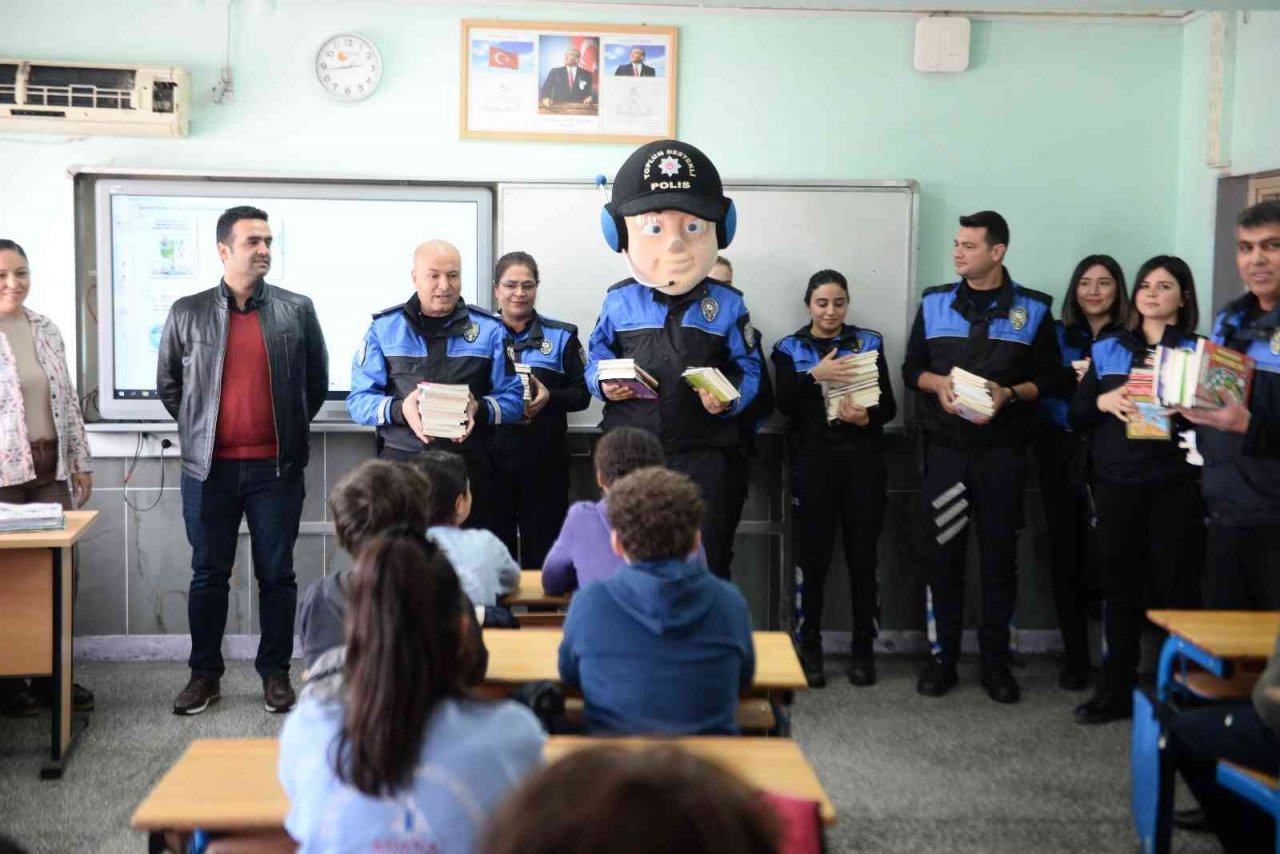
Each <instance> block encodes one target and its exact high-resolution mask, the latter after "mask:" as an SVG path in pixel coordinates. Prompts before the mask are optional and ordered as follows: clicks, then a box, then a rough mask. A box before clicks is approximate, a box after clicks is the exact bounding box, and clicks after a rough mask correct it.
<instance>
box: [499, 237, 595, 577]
mask: <svg viewBox="0 0 1280 854" xmlns="http://www.w3.org/2000/svg"><path fill="white" fill-rule="evenodd" d="M537 299H538V262H537V261H535V260H533V256H531V255H529V254H528V253H526V252H508V253H507V254H506V255H503V256H502V257H501V258H499V259H498V264H497V266H496V267H495V268H494V271H493V300H494V304H495V305H496V306H497V309H498V314H499V316H500V318H501V320H502V323H503V325H504V326H506V329H507V354H508V355H509V356H510V357H511V361H512V362H514V363H515V364H516V365H527V366H528V367H529V374H528V392H527V394H526V395H525V403H524V414H525V417H524V419H523V420H522V421H521V422H519V423H517V424H504V425H502V426H500V427H498V428H497V431H496V435H495V436H494V441H493V462H494V489H493V492H492V496H493V510H492V519H493V531H494V533H496V534H497V535H498V536H499V537H501V538H502V541H503V542H504V543H506V544H507V548H508V549H510V550H511V556H512V557H514V558H515V559H516V560H517V561H519V563H520V565H521V566H523V567H529V568H537V567H541V566H542V561H543V558H545V557H546V555H547V550H548V549H550V548H551V544H552V543H553V542H555V539H556V535H557V534H559V533H560V526H561V525H562V524H563V523H564V517H565V514H566V513H567V512H568V509H569V441H568V432H569V424H568V417H567V416H568V414H569V413H570V412H578V411H579V410H582V409H586V408H587V404H588V403H589V402H590V401H591V395H590V394H589V393H588V392H587V385H586V382H585V380H584V379H583V370H584V362H585V358H584V354H583V350H582V344H581V343H579V341H578V327H576V326H574V325H573V324H572V323H563V322H561V321H559V320H552V319H551V318H549V317H545V316H543V315H541V314H538V312H537V310H536V309H535V308H534V304H535V303H536V302H537Z"/></svg>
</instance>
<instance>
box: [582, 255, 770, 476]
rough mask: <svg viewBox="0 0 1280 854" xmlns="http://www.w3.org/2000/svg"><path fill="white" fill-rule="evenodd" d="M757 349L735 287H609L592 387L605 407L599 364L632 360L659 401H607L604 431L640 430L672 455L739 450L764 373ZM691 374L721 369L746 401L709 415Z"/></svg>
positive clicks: (595, 342)
mask: <svg viewBox="0 0 1280 854" xmlns="http://www.w3.org/2000/svg"><path fill="white" fill-rule="evenodd" d="M759 344H760V342H759V336H758V335H757V333H756V331H755V328H754V327H753V326H752V325H751V315H750V313H749V312H748V311H747V306H746V303H745V302H744V300H743V298H742V292H741V291H739V290H737V289H735V288H732V287H730V286H728V285H724V284H721V283H720V282H717V281H716V280H714V279H704V280H703V281H702V283H701V284H699V285H697V286H696V287H694V288H693V290H691V291H689V292H688V293H685V294H680V295H678V296H668V295H666V294H663V293H660V292H659V291H657V290H655V289H653V288H650V287H646V286H645V285H642V284H640V283H638V282H636V281H635V280H634V279H626V280H624V281H622V282H619V283H618V284H616V285H614V286H613V287H611V288H609V292H608V293H607V294H606V296H605V300H604V305H603V306H602V307H601V309H600V317H599V319H598V320H597V321H596V328H595V329H594V330H593V331H592V333H591V345H590V358H589V361H588V363H587V388H588V389H590V391H591V393H592V394H593V395H595V396H596V397H599V398H600V399H602V400H605V398H604V394H603V392H602V391H601V389H600V382H599V380H598V379H597V378H596V377H597V373H598V371H599V368H600V361H601V360H603V359H616V358H631V359H635V362H636V364H637V365H638V366H640V367H641V368H643V369H644V370H646V371H648V372H649V373H650V374H652V375H653V377H654V379H656V380H657V381H658V399H657V400H625V401H611V400H605V405H604V419H603V420H602V421H601V423H600V427H601V429H602V430H604V431H605V432H606V433H607V432H608V431H610V430H613V429H615V428H617V427H623V426H629V427H639V428H641V429H644V430H647V431H649V432H650V433H652V434H653V435H655V436H657V437H658V438H659V439H661V440H662V444H663V447H664V448H665V449H666V450H667V451H668V452H680V451H694V450H699V449H703V448H736V447H738V446H739V445H740V444H741V441H742V437H741V432H740V429H739V425H738V423H737V416H738V415H739V413H741V412H742V411H743V409H745V408H746V407H747V406H749V405H750V403H751V401H752V400H754V399H755V396H756V393H757V392H758V391H759V388H760V376H761V373H762V372H763V371H764V369H765V368H764V357H763V356H762V355H761V353H760V346H759ZM689 367H698V368H707V367H713V368H719V369H720V371H721V372H722V373H723V374H724V375H725V378H726V379H728V380H729V382H731V383H733V384H734V386H735V387H737V389H738V392H739V393H740V394H741V395H742V396H741V397H740V398H738V399H737V400H735V401H734V402H733V403H732V404H731V405H730V406H729V408H728V409H726V410H725V411H724V412H723V413H721V414H720V415H712V414H711V413H709V412H707V410H706V409H705V408H704V407H703V405H702V401H701V400H700V399H699V397H698V394H697V392H695V391H694V390H693V389H692V388H690V387H689V385H688V383H686V382H685V381H684V379H683V378H682V377H681V374H682V373H683V372H684V370H685V368H689Z"/></svg>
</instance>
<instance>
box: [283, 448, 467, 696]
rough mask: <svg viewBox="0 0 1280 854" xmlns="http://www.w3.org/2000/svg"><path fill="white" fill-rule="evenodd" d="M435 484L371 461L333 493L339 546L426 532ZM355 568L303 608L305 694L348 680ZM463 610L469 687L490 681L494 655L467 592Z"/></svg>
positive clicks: (323, 586)
mask: <svg viewBox="0 0 1280 854" xmlns="http://www.w3.org/2000/svg"><path fill="white" fill-rule="evenodd" d="M430 492H431V483H430V481H428V480H427V479H426V478H425V477H424V476H423V475H422V474H421V473H420V472H418V471H416V470H415V469H413V468H411V467H410V466H408V465H406V464H404V463H393V462H388V461H386V460H367V461H366V462H364V463H362V464H361V465H359V466H357V467H356V468H354V469H352V470H351V471H350V472H348V473H347V475H346V476H345V477H343V478H342V480H340V481H338V484H337V485H336V486H335V487H334V488H333V491H332V492H331V493H329V515H330V516H331V517H332V518H333V530H334V534H335V535H336V537H337V540H338V547H339V548H341V549H342V550H343V551H345V552H346V553H347V554H349V555H351V556H353V557H354V556H355V555H357V554H358V553H359V552H360V549H361V548H363V547H364V545H365V544H366V543H367V542H369V541H370V540H371V539H373V537H374V536H375V535H377V534H380V533H382V532H383V531H386V530H387V529H389V528H394V527H397V526H402V527H408V528H409V529H411V530H415V531H424V530H426V527H427V507H428V504H429V502H428V501H426V500H425V499H424V496H427V495H429V494H430ZM350 588H351V572H349V571H343V572H336V573H334V574H333V575H327V576H325V577H324V578H322V579H320V580H319V581H317V582H316V583H314V584H312V585H311V587H309V588H308V589H307V592H306V595H304V596H303V598H302V606H301V607H300V608H299V609H298V636H299V638H300V639H301V642H302V661H303V666H304V667H305V668H306V669H305V671H304V672H303V681H304V684H303V689H302V690H303V696H306V695H307V694H308V693H315V692H319V693H321V694H324V695H332V694H333V693H334V692H335V691H337V690H339V689H340V687H341V684H342V666H343V660H344V658H345V657H346V638H345V636H344V634H343V620H344V619H345V618H346V613H347V601H348V599H349V598H350ZM458 611H459V613H461V614H463V615H465V616H466V617H467V624H468V644H467V649H468V655H469V662H468V665H467V667H466V668H465V674H464V678H465V681H466V684H468V685H478V684H480V683H481V682H482V681H484V674H485V668H486V666H487V664H488V658H489V656H488V653H487V652H486V651H485V648H484V638H483V636H482V635H481V633H480V624H479V622H478V621H477V620H476V617H475V609H474V608H473V606H472V604H471V600H470V599H468V598H467V597H466V595H465V594H463V595H461V596H459V599H458Z"/></svg>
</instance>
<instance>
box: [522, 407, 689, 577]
mask: <svg viewBox="0 0 1280 854" xmlns="http://www.w3.org/2000/svg"><path fill="white" fill-rule="evenodd" d="M595 457H596V484H597V485H598V486H599V487H600V489H601V490H602V491H603V492H604V497H602V498H601V499H600V500H599V501H579V502H578V503H576V504H574V505H573V506H572V507H570V508H569V515H568V516H567V517H566V518H565V520H564V527H563V528H561V529H560V536H558V537H556V541H555V543H554V544H552V546H551V550H550V551H549V552H547V559H546V561H545V562H544V563H543V564H542V589H543V590H545V591H547V593H550V594H552V595H557V596H558V595H560V594H563V593H568V592H569V591H570V590H576V589H577V588H579V587H586V586H587V585H588V584H591V583H592V582H595V581H604V580H605V579H606V578H609V577H610V576H612V575H614V574H615V573H616V572H617V571H618V570H620V569H622V567H624V566H626V561H624V560H623V559H622V558H621V557H619V556H618V555H616V554H614V552H613V548H612V546H610V545H609V518H608V515H607V512H606V510H605V504H606V501H607V499H608V495H609V486H610V485H611V484H612V483H613V482H614V481H615V480H617V479H618V478H620V477H624V476H626V475H628V474H631V472H633V471H635V470H636V469H642V468H647V467H649V466H661V465H664V464H665V462H666V459H665V457H664V456H663V453H662V443H661V442H659V441H658V437H657V436H654V435H653V434H652V433H650V432H649V431H647V430H641V429H640V428H639V427H619V428H618V429H616V430H613V431H611V432H609V433H605V434H604V436H603V437H601V439H600V441H599V442H597V443H596V452H595ZM697 557H698V559H699V560H701V561H702V562H703V563H706V560H707V555H706V552H705V551H703V548H702V546H701V544H699V546H698V551H697Z"/></svg>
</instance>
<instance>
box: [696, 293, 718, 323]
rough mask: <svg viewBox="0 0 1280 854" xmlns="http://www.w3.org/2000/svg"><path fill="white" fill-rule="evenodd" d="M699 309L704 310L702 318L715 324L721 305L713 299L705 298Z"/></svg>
mask: <svg viewBox="0 0 1280 854" xmlns="http://www.w3.org/2000/svg"><path fill="white" fill-rule="evenodd" d="M698 307H699V308H701V309H702V316H703V317H704V318H706V320H707V322H708V323H711V322H713V321H714V320H715V319H716V316H717V315H719V314H720V303H718V302H716V301H715V300H714V299H712V298H711V297H703V298H702V302H701V303H700V304H699V306H698Z"/></svg>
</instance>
